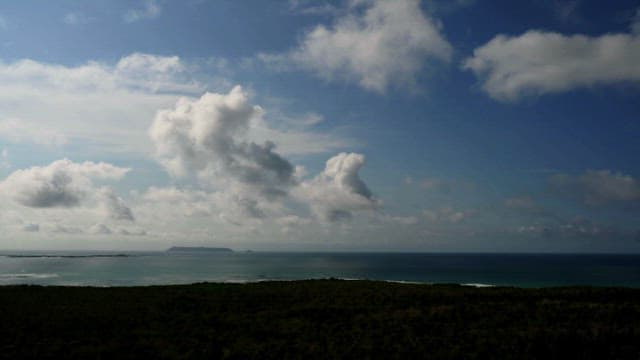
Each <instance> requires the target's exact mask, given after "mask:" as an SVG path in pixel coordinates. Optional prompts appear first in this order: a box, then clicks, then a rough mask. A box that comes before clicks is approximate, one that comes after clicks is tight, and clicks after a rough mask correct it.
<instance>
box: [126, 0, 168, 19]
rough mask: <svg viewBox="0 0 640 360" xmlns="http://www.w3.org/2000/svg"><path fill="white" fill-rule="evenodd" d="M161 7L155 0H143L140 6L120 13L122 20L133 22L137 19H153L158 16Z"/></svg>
mask: <svg viewBox="0 0 640 360" xmlns="http://www.w3.org/2000/svg"><path fill="white" fill-rule="evenodd" d="M161 13H162V7H161V6H160V4H159V3H158V1H156V0H144V2H143V4H142V7H140V8H135V9H129V10H127V12H125V13H124V15H122V20H124V22H126V23H133V22H136V21H139V20H146V19H154V18H157V17H158V16H160V14H161Z"/></svg>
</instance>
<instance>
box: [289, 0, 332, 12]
mask: <svg viewBox="0 0 640 360" xmlns="http://www.w3.org/2000/svg"><path fill="white" fill-rule="evenodd" d="M289 11H290V12H291V13H293V14H300V15H315V16H318V15H335V14H337V13H338V12H339V9H338V8H337V7H336V6H334V5H332V4H330V3H328V2H320V1H305V0H289Z"/></svg>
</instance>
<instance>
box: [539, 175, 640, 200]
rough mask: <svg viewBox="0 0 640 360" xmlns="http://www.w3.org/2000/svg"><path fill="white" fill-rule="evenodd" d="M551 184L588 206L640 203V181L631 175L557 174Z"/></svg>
mask: <svg viewBox="0 0 640 360" xmlns="http://www.w3.org/2000/svg"><path fill="white" fill-rule="evenodd" d="M550 182H551V185H552V186H553V187H554V188H556V189H558V190H560V191H562V193H563V194H565V195H570V196H574V197H577V198H579V199H581V200H582V201H583V202H584V203H585V204H586V205H592V206H598V205H606V204H610V203H618V204H621V203H622V204H624V203H627V204H630V203H640V181H639V180H638V179H637V178H634V177H633V176H631V175H625V174H622V173H615V172H611V171H609V170H588V171H586V172H585V173H584V174H581V175H577V176H573V175H566V174H557V175H554V176H552V177H551V178H550Z"/></svg>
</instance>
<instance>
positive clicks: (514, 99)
mask: <svg viewBox="0 0 640 360" xmlns="http://www.w3.org/2000/svg"><path fill="white" fill-rule="evenodd" d="M638 63H640V7H638V4H637V2H634V1H616V2H615V3H614V4H610V3H607V4H605V3H604V2H600V1H560V0H553V1H544V0H539V1H530V2H528V3H523V2H518V3H514V2H509V1H491V2H489V1H481V0H476V1H473V0H458V1H435V0H430V1H426V0H423V1H418V0H406V1H382V0H379V1H374V0H345V1H332V2H329V1H327V2H323V1H313V2H312V1H305V0H297V1H293V0H292V1H206V0H193V1H170V0H165V1H162V0H145V1H136V2H131V1H85V2H78V1H55V2H42V1H21V2H15V3H3V4H1V5H0V83H1V84H0V152H1V158H0V200H1V201H0V227H2V229H3V231H2V234H0V248H7V249H20V248H25V249H58V248H82V249H120V248H121V249H160V248H164V247H166V246H169V245H175V244H178V243H179V244H184V245H211V246H229V247H233V248H252V249H273V250H281V249H287V250H345V251H365V250H367V251H368V250H375V251H378V250H380V251H514V252H520V251H534V252H637V251H638V250H640V226H639V225H638V221H637V220H638V216H639V215H640V180H639V177H640V165H639V164H640V163H639V162H638V161H637V157H638V154H640V142H639V141H638V140H637V139H638V138H639V135H640V122H638V116H639V114H640V102H639V101H638V98H639V96H640V88H639V87H638V84H639V82H640V66H638V65H637V64H638Z"/></svg>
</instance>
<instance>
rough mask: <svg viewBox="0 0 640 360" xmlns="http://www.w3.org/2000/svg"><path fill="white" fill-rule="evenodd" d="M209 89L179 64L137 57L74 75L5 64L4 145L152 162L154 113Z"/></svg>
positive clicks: (74, 70) (0, 84) (0, 126)
mask: <svg viewBox="0 0 640 360" xmlns="http://www.w3.org/2000/svg"><path fill="white" fill-rule="evenodd" d="M204 88H205V87H204V85H202V84H200V83H198V82H196V81H194V80H193V77H192V72H190V69H188V68H187V66H185V65H184V64H183V63H182V61H181V60H180V59H179V58H177V57H173V56H171V57H164V56H155V55H148V54H139V53H135V54H131V55H128V56H125V57H123V58H122V59H120V60H119V61H118V62H117V63H116V64H113V65H110V64H104V63H98V62H88V63H86V64H83V65H78V66H71V67H68V66H62V65H55V64H46V63H41V62H36V61H33V60H19V61H15V62H12V63H2V62H0V138H3V139H4V140H7V141H10V142H20V143H36V144H46V145H65V144H67V143H69V142H71V141H74V142H80V143H83V144H88V145H85V146H88V147H92V148H94V149H99V151H105V150H106V151H114V152H135V153H137V154H145V153H147V152H150V151H151V148H150V145H151V144H150V143H149V140H148V137H147V136H146V133H147V131H146V129H147V128H148V124H149V121H150V120H151V119H152V118H153V114H154V113H155V111H156V110H157V109H159V108H163V107H167V106H170V105H171V104H173V103H175V101H176V99H177V98H178V97H179V96H178V95H176V94H182V95H184V94H199V93H201V92H202V91H204ZM122 104H126V106H123V105H122Z"/></svg>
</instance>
